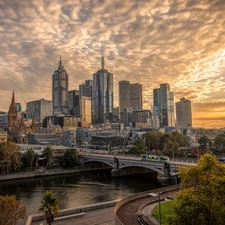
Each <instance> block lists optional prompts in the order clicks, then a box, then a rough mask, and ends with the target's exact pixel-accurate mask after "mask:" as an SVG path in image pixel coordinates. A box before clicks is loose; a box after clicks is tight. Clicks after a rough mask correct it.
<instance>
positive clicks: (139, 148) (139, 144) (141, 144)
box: [134, 138, 146, 154]
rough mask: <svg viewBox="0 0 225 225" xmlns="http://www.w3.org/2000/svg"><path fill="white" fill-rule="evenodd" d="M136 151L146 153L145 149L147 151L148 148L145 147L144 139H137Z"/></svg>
mask: <svg viewBox="0 0 225 225" xmlns="http://www.w3.org/2000/svg"><path fill="white" fill-rule="evenodd" d="M134 149H135V150H136V152H137V153H139V154H140V153H145V149H146V146H145V143H144V141H143V139H141V138H137V139H136V140H135V141H134Z"/></svg>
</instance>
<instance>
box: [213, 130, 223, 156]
mask: <svg viewBox="0 0 225 225" xmlns="http://www.w3.org/2000/svg"><path fill="white" fill-rule="evenodd" d="M214 147H215V148H216V152H220V153H221V152H224V150H225V149H224V148H225V133H222V134H218V135H217V136H216V137H215V139H214Z"/></svg>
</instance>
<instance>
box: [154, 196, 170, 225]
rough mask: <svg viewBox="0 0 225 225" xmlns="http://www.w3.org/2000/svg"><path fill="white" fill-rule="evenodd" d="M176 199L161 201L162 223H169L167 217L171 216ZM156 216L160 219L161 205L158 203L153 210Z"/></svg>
mask: <svg viewBox="0 0 225 225" xmlns="http://www.w3.org/2000/svg"><path fill="white" fill-rule="evenodd" d="M173 204H174V200H172V201H168V202H161V204H160V206H161V224H162V225H168V223H167V219H168V217H169V216H171V209H172V207H173ZM153 215H154V217H155V218H156V219H157V220H158V221H159V205H157V206H156V207H155V208H154V210H153Z"/></svg>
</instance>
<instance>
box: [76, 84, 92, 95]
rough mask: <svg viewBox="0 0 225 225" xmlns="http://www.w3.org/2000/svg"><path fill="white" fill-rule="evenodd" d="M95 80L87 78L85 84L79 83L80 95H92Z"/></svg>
mask: <svg viewBox="0 0 225 225" xmlns="http://www.w3.org/2000/svg"><path fill="white" fill-rule="evenodd" d="M92 86H93V80H85V82H84V83H83V84H80V85H79V95H80V98H81V96H87V97H91V93H92Z"/></svg>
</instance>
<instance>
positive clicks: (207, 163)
mask: <svg viewBox="0 0 225 225" xmlns="http://www.w3.org/2000/svg"><path fill="white" fill-rule="evenodd" d="M179 177H180V179H181V190H180V191H179V192H178V194H177V195H176V200H175V203H174V206H173V208H172V216H171V217H170V218H169V220H168V224H169V225H178V224H182V225H194V224H204V225H215V224H216V225H223V224H224V221H225V213H224V212H225V204H224V203H225V189H224V185H225V165H224V164H220V163H219V162H218V161H217V160H216V158H215V157H214V156H212V155H210V154H205V155H204V156H202V157H201V158H200V160H199V162H198V163H197V164H196V166H193V167H182V168H181V169H180V172H179Z"/></svg>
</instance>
